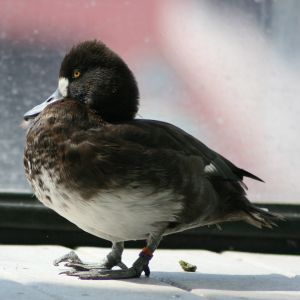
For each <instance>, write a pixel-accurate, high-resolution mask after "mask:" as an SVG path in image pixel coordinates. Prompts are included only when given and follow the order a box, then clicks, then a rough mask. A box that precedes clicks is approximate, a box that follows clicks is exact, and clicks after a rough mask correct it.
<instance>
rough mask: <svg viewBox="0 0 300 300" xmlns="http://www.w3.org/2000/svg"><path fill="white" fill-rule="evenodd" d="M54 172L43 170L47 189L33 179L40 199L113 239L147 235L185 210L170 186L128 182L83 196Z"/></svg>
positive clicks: (99, 233)
mask: <svg viewBox="0 0 300 300" xmlns="http://www.w3.org/2000/svg"><path fill="white" fill-rule="evenodd" d="M51 175H52V174H49V173H48V172H46V171H45V170H42V175H41V177H40V179H41V180H42V182H43V183H44V189H43V190H42V189H41V187H40V186H39V185H38V184H37V182H34V183H33V186H34V190H35V192H36V195H37V197H38V198H39V200H40V201H41V202H43V203H44V204H45V205H46V206H48V207H50V208H51V209H53V210H55V211H56V212H57V213H58V214H60V215H61V216H63V217H65V218H66V219H68V220H69V221H71V222H72V223H74V224H76V225H77V226H78V227H80V228H81V229H83V230H85V231H87V232H89V233H91V234H93V235H96V236H98V237H101V238H104V239H107V240H110V241H126V240H138V239H145V238H147V236H148V234H149V233H151V232H153V231H155V229H156V228H157V226H158V225H159V223H164V222H174V221H176V219H177V216H178V215H179V213H180V212H181V210H182V204H181V201H180V200H181V199H182V197H181V196H178V195H174V193H173V192H172V191H170V190H164V191H162V192H159V193H156V192H154V188H152V187H150V186H147V187H145V186H144V187H138V188H133V187H132V186H128V187H126V188H122V189H121V188H120V189H114V190H102V191H101V192H99V193H98V194H97V195H95V196H94V197H92V198H90V199H83V198H82V197H81V196H80V195H79V194H78V193H76V192H75V191H74V190H73V191H71V190H69V189H68V188H67V187H63V186H62V185H56V184H55V183H54V182H55V178H54V179H53V176H51ZM47 189H49V192H47ZM49 198H50V199H51V201H49Z"/></svg>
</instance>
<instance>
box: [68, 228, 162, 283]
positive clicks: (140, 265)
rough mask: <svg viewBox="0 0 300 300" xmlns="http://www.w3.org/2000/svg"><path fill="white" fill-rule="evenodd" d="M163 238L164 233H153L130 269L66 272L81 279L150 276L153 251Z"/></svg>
mask: <svg viewBox="0 0 300 300" xmlns="http://www.w3.org/2000/svg"><path fill="white" fill-rule="evenodd" d="M161 238H162V233H161V232H160V233H156V234H151V235H150V236H149V238H148V240H147V246H146V247H145V248H144V249H143V250H142V251H141V252H140V254H139V257H138V259H137V260H136V261H135V262H134V263H133V265H132V267H130V268H129V269H122V270H103V269H95V268H94V269H90V270H89V271H71V272H66V273H65V274H67V275H70V276H77V277H79V278H80V279H126V278H136V277H140V276H141V274H142V273H143V272H145V275H146V276H147V277H148V276H149V275H150V269H149V266H148V264H149V261H150V259H151V258H152V256H153V252H154V251H155V249H156V248H157V247H158V245H159V242H160V240H161Z"/></svg>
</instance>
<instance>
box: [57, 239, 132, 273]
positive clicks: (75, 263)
mask: <svg viewBox="0 0 300 300" xmlns="http://www.w3.org/2000/svg"><path fill="white" fill-rule="evenodd" d="M123 250H124V242H113V244H112V249H111V251H110V252H109V254H108V255H107V256H106V258H104V259H103V261H102V262H101V263H98V264H86V263H83V262H82V261H81V259H80V258H79V257H78V256H77V254H76V253H75V252H74V251H71V252H69V253H67V254H65V255H64V256H62V257H60V258H58V259H56V260H55V261H54V265H55V266H58V265H59V263H61V262H66V264H65V266H66V267H72V268H73V269H75V270H76V271H84V270H85V271H88V270H92V269H104V270H110V269H111V268H113V267H114V266H118V267H120V268H121V269H127V267H126V265H125V264H124V263H123V262H122V253H123ZM71 272H72V271H71Z"/></svg>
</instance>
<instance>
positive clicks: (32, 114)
mask: <svg viewBox="0 0 300 300" xmlns="http://www.w3.org/2000/svg"><path fill="white" fill-rule="evenodd" d="M61 99H63V96H62V94H61V93H60V91H59V90H58V89H57V90H56V91H55V92H54V93H53V94H52V95H51V96H50V97H49V98H48V99H47V100H46V101H44V102H43V103H41V104H39V105H37V106H35V107H34V108H33V109H31V110H29V111H28V112H27V113H25V114H24V120H25V121H28V120H29V119H33V118H35V117H36V116H37V115H39V114H40V113H41V112H42V111H43V110H44V109H45V108H46V107H47V106H48V105H49V104H52V103H54V102H56V101H59V100H61Z"/></svg>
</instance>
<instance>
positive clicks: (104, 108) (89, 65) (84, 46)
mask: <svg viewBox="0 0 300 300" xmlns="http://www.w3.org/2000/svg"><path fill="white" fill-rule="evenodd" d="M138 94H139V93H138V87H137V83H136V81H135V78H134V76H133V74H132V72H131V71H130V70H129V68H128V66H127V65H126V64H125V62H124V61H123V60H122V59H121V58H120V57H119V56H118V55H117V54H116V53H114V52H113V51H111V50H110V49H109V48H108V47H106V46H105V45H104V44H103V43H102V42H99V41H86V42H83V43H80V44H78V45H77V46H74V47H73V48H72V49H71V50H70V51H69V53H67V54H66V56H65V57H64V59H63V61H62V64H61V68H60V72H59V80H58V88H57V90H56V91H55V92H54V93H53V94H52V95H51V96H50V97H49V98H48V99H47V100H46V101H45V102H43V103H42V104H40V105H38V106H36V107H34V108H33V109H32V110H30V111H28V112H27V113H26V114H25V115H24V119H25V120H28V119H31V118H34V117H36V116H37V115H38V114H39V113H40V112H41V111H42V110H43V109H44V108H45V107H46V106H47V105H49V104H51V103H53V102H56V101H59V100H61V99H63V98H70V99H73V100H74V101H79V102H81V103H83V104H85V105H87V106H88V107H89V108H90V109H93V110H94V111H96V112H97V113H98V114H99V115H100V116H101V117H102V118H103V119H104V120H106V121H108V122H118V121H126V120H131V119H133V118H134V117H135V114H136V113H137V110H138V97H139V95H138Z"/></svg>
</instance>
